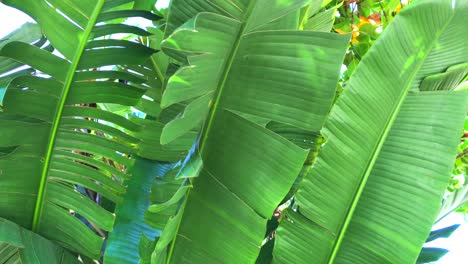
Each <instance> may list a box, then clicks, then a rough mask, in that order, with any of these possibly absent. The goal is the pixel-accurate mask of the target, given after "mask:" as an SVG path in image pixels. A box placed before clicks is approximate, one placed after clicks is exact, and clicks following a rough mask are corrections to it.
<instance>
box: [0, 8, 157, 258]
mask: <svg viewBox="0 0 468 264" xmlns="http://www.w3.org/2000/svg"><path fill="white" fill-rule="evenodd" d="M1 2H2V3H4V4H7V5H10V6H12V7H15V8H17V9H20V10H22V11H24V12H25V13H27V14H28V15H29V16H31V17H32V18H34V19H35V20H36V21H37V23H38V25H39V26H40V27H41V30H42V32H43V33H44V35H45V36H46V38H47V40H48V41H49V42H50V43H51V44H52V45H53V47H54V48H55V49H56V52H54V53H51V52H50V51H47V50H43V49H40V48H39V47H35V46H32V45H29V44H26V43H22V42H11V43H8V44H7V45H5V46H4V47H3V48H2V49H1V50H0V56H6V57H9V58H11V59H14V60H17V61H19V62H21V63H24V64H26V65H29V66H31V67H33V68H34V69H36V70H37V71H40V72H41V73H42V74H41V75H37V76H22V77H19V78H16V79H14V80H12V81H11V83H10V85H9V87H8V90H7V93H6V94H5V98H4V101H3V112H1V113H0V123H1V127H2V129H1V133H2V137H1V139H0V150H1V151H0V153H1V157H0V168H1V169H0V172H1V173H0V179H1V181H0V198H1V200H2V202H1V203H0V217H2V218H5V219H8V220H10V221H13V222H15V223H17V224H19V225H20V226H22V227H24V228H26V229H29V230H31V231H33V232H35V233H37V234H39V235H41V236H43V237H45V238H46V239H49V240H52V241H54V242H55V243H57V244H58V245H60V246H63V247H64V248H66V249H68V250H70V251H72V252H75V253H78V254H80V255H82V256H84V257H89V258H93V259H98V258H99V257H100V252H101V246H102V243H103V241H104V239H105V237H103V235H105V233H106V232H107V231H111V230H112V229H113V225H114V218H115V215H114V214H113V213H112V212H111V211H109V210H108V209H106V208H104V207H101V206H100V205H99V204H97V203H96V202H94V201H92V200H91V199H89V198H88V197H87V196H85V195H83V193H81V192H79V190H80V189H79V188H78V187H82V188H83V187H84V188H87V189H88V190H91V191H94V192H97V193H99V194H100V195H102V196H103V197H104V198H105V199H107V200H109V201H111V202H115V203H117V204H119V203H120V202H121V201H122V195H123V194H124V193H125V191H126V186H125V184H124V181H125V180H127V179H129V178H130V176H131V175H130V174H129V173H128V172H126V171H125V170H124V171H121V170H117V169H116V166H113V164H114V165H115V164H118V165H119V167H123V168H131V167H132V166H133V164H134V159H135V158H134V157H135V156H137V155H138V156H142V157H151V156H152V155H154V153H153V152H152V150H151V148H149V147H148V146H147V145H148V144H150V142H151V137H150V135H151V129H153V128H157V126H150V125H145V124H141V123H139V120H135V121H131V120H128V119H126V118H124V117H122V116H119V115H117V114H114V113H112V112H109V111H106V110H102V109H98V108H93V107H87V106H86V105H87V104H89V103H111V104H119V105H125V106H136V105H138V104H139V103H140V101H141V97H142V95H143V94H145V92H146V91H147V90H148V89H147V86H145V85H143V84H144V83H145V82H146V81H147V80H146V79H145V77H144V76H143V77H142V75H138V74H135V73H131V72H129V71H124V70H105V68H104V69H102V68H101V67H103V66H107V65H112V66H115V65H117V66H118V65H128V66H129V67H130V66H131V67H134V68H136V69H143V68H144V67H142V66H140V65H142V64H144V63H145V62H146V61H148V60H149V57H150V56H151V55H152V54H153V53H154V52H155V50H153V49H151V48H148V47H145V46H144V45H141V44H138V43H135V42H131V41H126V40H121V39H113V38H111V37H109V36H110V35H112V34H118V33H122V34H136V35H149V33H148V32H147V31H145V30H143V29H140V28H137V27H134V26H129V25H125V24H122V23H118V22H116V21H119V20H122V19H126V18H129V17H143V18H146V19H150V20H156V19H158V18H159V17H158V16H156V15H154V14H153V13H151V12H148V11H144V10H134V9H131V7H132V6H133V5H131V6H130V9H128V8H127V6H128V5H129V4H132V3H134V2H133V1H129V0H125V1H116V0H97V1H94V0H93V1H61V0H60V1H58V0H57V1H55V0H53V1H44V0H39V1H21V0H4V1H1ZM122 5H123V6H122ZM134 72H135V71H134ZM136 72H138V71H136ZM117 79H118V80H120V81H117ZM148 129H149V130H148ZM97 157H104V158H105V160H106V161H108V162H104V161H103V159H98V158H97ZM77 216H79V217H80V218H79V217H77ZM83 219H85V220H83ZM84 222H86V223H87V224H88V225H90V226H92V228H89V227H88V226H87V225H85V223H84ZM98 234H99V235H98Z"/></svg>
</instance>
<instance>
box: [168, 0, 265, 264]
mask: <svg viewBox="0 0 468 264" xmlns="http://www.w3.org/2000/svg"><path fill="white" fill-rule="evenodd" d="M256 3H257V1H256V0H255V1H251V2H250V4H249V6H248V8H247V11H246V12H245V14H246V15H245V16H244V17H246V18H247V19H246V20H245V21H243V22H242V24H241V27H240V30H239V34H238V36H237V39H236V43H234V45H233V47H234V48H233V49H232V51H231V53H230V54H229V62H228V63H227V64H226V65H225V67H224V69H223V77H222V79H221V80H220V82H219V84H218V85H217V87H218V89H217V90H216V93H215V95H214V97H215V103H214V104H213V106H212V108H211V111H210V114H209V117H208V122H207V123H206V124H207V125H206V126H205V127H204V128H203V129H202V137H201V139H200V152H199V153H200V156H201V157H203V153H204V150H205V145H206V141H207V140H208V137H209V135H210V132H211V128H212V126H213V121H214V119H215V116H216V113H217V110H218V107H219V102H220V100H221V96H222V94H223V90H224V87H225V86H226V81H227V79H228V76H229V74H230V72H231V67H232V65H233V64H234V60H235V58H236V57H237V53H238V51H239V47H240V44H241V40H242V36H243V35H244V34H245V32H246V29H247V25H248V24H249V21H250V19H251V17H252V16H251V14H252V10H253V9H254V8H255V5H256ZM194 181H195V178H192V179H191V184H192V186H193V182H194ZM192 189H193V187H192V188H189V190H188V191H187V194H186V195H185V199H184V201H183V203H182V205H181V207H180V209H179V210H182V212H180V213H182V214H183V213H184V210H185V206H186V204H187V201H188V198H189V196H190V194H191V191H192ZM182 218H183V216H182V217H181V219H180V220H179V223H177V228H176V230H175V234H176V236H175V237H174V239H173V240H172V242H171V247H170V250H169V253H168V257H167V261H166V263H167V264H170V263H171V259H172V254H173V252H174V247H175V242H176V239H177V234H178V233H179V229H180V225H181V223H182Z"/></svg>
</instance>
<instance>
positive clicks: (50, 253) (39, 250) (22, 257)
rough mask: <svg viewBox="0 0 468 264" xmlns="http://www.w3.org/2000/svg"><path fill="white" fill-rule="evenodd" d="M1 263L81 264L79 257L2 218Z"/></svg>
mask: <svg viewBox="0 0 468 264" xmlns="http://www.w3.org/2000/svg"><path fill="white" fill-rule="evenodd" d="M0 263H3V264H13V263H50V264H74V263H81V262H80V261H78V256H76V255H72V254H71V253H70V252H68V251H66V250H64V249H63V248H61V247H59V246H57V245H55V244H54V243H52V242H50V241H49V240H47V239H45V238H43V237H41V236H39V235H37V234H35V233H33V232H31V231H29V230H26V229H24V228H22V227H20V226H19V225H17V224H15V223H13V222H10V221H8V220H5V219H2V218H0Z"/></svg>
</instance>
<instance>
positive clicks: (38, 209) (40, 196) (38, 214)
mask: <svg viewBox="0 0 468 264" xmlns="http://www.w3.org/2000/svg"><path fill="white" fill-rule="evenodd" d="M104 2H105V0H98V2H97V4H96V7H95V8H94V10H93V12H92V14H91V16H90V18H89V20H88V23H87V25H86V28H85V31H84V32H83V34H82V36H81V41H80V43H79V46H78V49H77V50H76V53H75V54H74V56H73V59H72V64H71V65H70V68H69V69H68V71H67V75H66V77H65V81H64V88H63V91H62V95H61V99H60V102H59V104H58V108H57V111H56V113H55V116H54V119H53V126H52V130H51V134H50V136H49V140H48V143H47V152H46V154H45V161H44V166H43V168H42V173H41V181H40V183H39V190H38V193H37V199H36V204H35V207H34V215H33V222H32V231H33V232H37V230H38V229H39V225H40V221H41V218H42V211H43V207H44V196H45V192H46V187H47V175H48V172H49V168H50V163H51V159H52V153H53V149H54V146H55V141H56V137H57V133H58V128H59V125H60V119H61V116H62V112H63V109H64V107H65V102H66V100H67V97H68V93H69V91H70V87H71V85H72V82H73V78H74V76H75V72H76V69H77V67H78V64H79V62H80V59H81V57H82V55H83V53H84V50H85V47H86V44H87V43H88V39H89V38H90V36H91V34H92V33H91V32H92V29H93V28H94V25H95V24H96V21H97V18H98V16H99V14H100V13H101V10H102V7H103V6H104Z"/></svg>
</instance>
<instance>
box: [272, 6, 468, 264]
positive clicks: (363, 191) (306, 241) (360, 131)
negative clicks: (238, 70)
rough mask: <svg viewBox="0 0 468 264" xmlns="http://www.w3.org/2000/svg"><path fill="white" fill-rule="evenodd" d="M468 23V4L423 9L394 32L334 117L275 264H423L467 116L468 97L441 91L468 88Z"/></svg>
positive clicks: (405, 15) (279, 239)
mask: <svg viewBox="0 0 468 264" xmlns="http://www.w3.org/2000/svg"><path fill="white" fill-rule="evenodd" d="M466 14H468V2H466V1H451V0H428V1H426V0H424V1H415V2H414V3H413V4H412V5H411V6H410V7H407V8H406V9H405V10H404V11H403V12H401V14H399V15H398V16H397V18H396V19H395V20H393V22H392V23H391V24H390V25H389V26H388V28H387V29H386V30H385V31H384V33H383V35H382V36H381V37H380V38H379V39H378V41H377V42H376V43H375V45H374V46H373V47H372V48H371V50H370V51H369V52H368V54H367V55H366V56H365V58H364V59H363V60H362V62H361V63H360V64H359V66H358V68H357V69H356V72H355V73H354V74H353V75H352V76H351V79H350V80H349V82H348V83H347V85H346V87H345V89H344V92H343V93H342V95H341V96H340V98H339V99H338V101H337V103H336V104H335V106H334V107H333V109H332V111H331V113H330V116H329V118H328V120H327V122H326V124H325V126H324V129H323V135H324V137H325V140H326V143H325V145H324V146H323V148H322V150H321V152H320V155H319V157H318V159H317V160H316V162H315V164H314V166H313V168H312V169H311V170H310V172H309V173H308V175H306V176H305V177H304V180H303V181H302V183H301V184H300V187H299V189H298V191H297V193H296V196H295V200H294V205H293V206H292V208H290V210H288V211H287V213H286V216H285V217H284V218H283V220H282V221H281V223H280V225H279V228H278V230H277V233H276V237H275V247H274V252H273V253H274V258H273V262H274V263H309V262H314V263H414V262H415V261H416V258H417V257H418V254H419V252H420V250H421V247H422V245H423V243H424V241H425V240H426V238H427V236H428V235H429V232H430V229H431V226H432V224H433V222H434V220H435V219H436V217H437V214H438V210H439V207H440V202H441V200H442V196H443V194H444V191H445V188H446V186H447V184H448V181H449V178H450V172H451V168H452V166H453V160H454V158H455V156H456V149H457V145H458V143H459V134H460V132H461V131H462V127H463V122H464V118H465V115H466V110H467V109H466V104H467V94H466V92H457V91H453V90H452V89H453V87H455V86H456V85H450V87H444V86H442V88H443V89H439V88H440V86H439V84H451V83H457V82H459V81H461V80H462V79H463V78H460V76H459V75H460V74H459V73H460V72H463V69H464V68H466V62H468V54H467V53H466V48H465V44H464V43H467V41H468V31H467V28H466V27H464V26H463V25H465V24H466V22H467V16H466ZM428 25H430V26H428ZM455 72H456V74H455ZM465 75H466V73H465ZM428 87H430V89H428ZM434 87H438V88H436V89H433V88H434ZM311 245H314V246H311Z"/></svg>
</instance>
